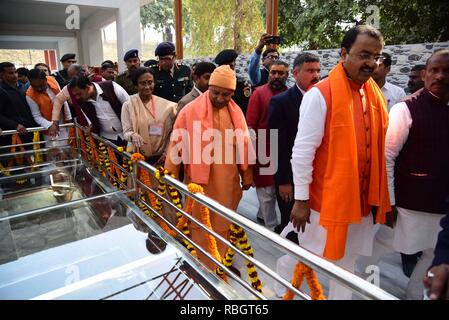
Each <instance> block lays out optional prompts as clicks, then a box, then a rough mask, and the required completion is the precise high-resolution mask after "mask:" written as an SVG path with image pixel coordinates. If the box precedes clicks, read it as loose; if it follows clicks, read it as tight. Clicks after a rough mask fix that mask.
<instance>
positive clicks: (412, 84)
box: [407, 64, 426, 94]
mask: <svg viewBox="0 0 449 320" xmlns="http://www.w3.org/2000/svg"><path fill="white" fill-rule="evenodd" d="M424 70H426V66H425V65H423V64H418V65H416V66H414V67H413V68H412V69H411V70H410V73H409V75H408V83H407V91H408V93H409V94H412V93H415V92H416V91H418V90H419V89H421V88H424V81H423V80H422V76H423V73H424Z"/></svg>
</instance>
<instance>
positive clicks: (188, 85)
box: [150, 42, 193, 102]
mask: <svg viewBox="0 0 449 320" xmlns="http://www.w3.org/2000/svg"><path fill="white" fill-rule="evenodd" d="M154 54H155V56H157V57H158V58H159V62H158V63H157V64H153V65H151V66H150V68H151V69H152V70H153V71H154V73H155V74H156V77H155V78H156V79H155V80H156V84H155V86H154V92H153V94H154V95H156V96H158V97H161V98H164V99H167V100H170V101H173V102H179V100H181V98H182V97H184V96H185V95H186V94H187V93H189V92H190V90H192V88H193V82H192V72H191V70H190V68H189V67H188V66H186V65H182V64H179V63H177V62H176V49H175V46H174V44H173V43H171V42H162V43H160V44H159V45H158V46H157V47H156V51H155V53H154Z"/></svg>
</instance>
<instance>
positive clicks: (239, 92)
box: [214, 49, 251, 115]
mask: <svg viewBox="0 0 449 320" xmlns="http://www.w3.org/2000/svg"><path fill="white" fill-rule="evenodd" d="M237 57H238V53H237V52H236V51H235V50H233V49H226V50H223V51H221V52H220V53H219V54H217V56H216V57H215V60H214V61H215V63H216V64H218V65H219V66H222V65H224V64H227V65H229V66H230V67H231V69H232V70H235V60H236V59H237ZM236 76H237V87H236V89H235V93H234V96H233V97H232V100H234V102H235V103H237V105H238V106H239V107H240V109H242V111H243V114H245V115H246V109H247V108H248V102H249V97H250V96H251V84H250V83H249V82H248V81H247V80H245V79H243V78H241V77H239V76H238V75H236Z"/></svg>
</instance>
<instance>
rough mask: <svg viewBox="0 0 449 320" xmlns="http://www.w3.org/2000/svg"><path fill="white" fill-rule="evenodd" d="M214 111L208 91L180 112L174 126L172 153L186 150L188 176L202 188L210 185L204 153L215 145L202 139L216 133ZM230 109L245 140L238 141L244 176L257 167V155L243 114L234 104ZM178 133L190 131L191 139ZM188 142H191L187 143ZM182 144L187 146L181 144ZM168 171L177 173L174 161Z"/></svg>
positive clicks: (238, 156) (167, 163)
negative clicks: (175, 149)
mask: <svg viewBox="0 0 449 320" xmlns="http://www.w3.org/2000/svg"><path fill="white" fill-rule="evenodd" d="M212 108H213V106H212V103H211V101H210V97H209V91H206V92H205V93H203V94H202V95H201V96H199V97H198V98H196V99H195V100H193V101H192V102H190V103H189V104H187V105H186V106H185V107H184V108H183V109H182V110H181V111H180V113H179V115H178V118H177V119H176V122H175V124H174V126H173V133H172V142H171V144H170V147H171V148H170V149H172V148H173V145H174V144H176V145H178V146H182V148H183V149H184V150H182V151H183V152H184V154H182V158H183V162H184V164H185V166H186V172H187V173H188V174H189V175H190V177H191V179H192V182H194V183H198V184H207V183H209V173H210V164H207V163H205V162H204V161H203V159H201V156H202V153H203V150H205V148H206V147H207V146H208V145H209V144H210V143H211V141H210V140H207V141H203V140H202V139H201V136H202V134H203V132H204V130H207V129H213V126H214V121H213V109H212ZM227 108H228V111H229V114H230V116H231V120H232V124H233V125H234V130H235V131H240V132H241V133H243V139H236V143H237V157H236V159H237V160H238V164H239V169H240V170H241V171H242V172H244V171H246V170H247V169H248V166H249V165H251V164H254V162H255V152H254V149H253V145H252V143H251V139H250V136H249V131H248V127H247V125H246V120H245V116H244V115H243V112H242V110H241V109H240V107H239V106H238V105H237V104H236V103H235V102H234V101H233V100H231V101H230V102H229V104H228V106H227ZM176 129H181V130H186V131H187V133H188V137H185V136H179V135H177V134H176V133H179V132H181V131H180V130H178V131H177V130H176ZM186 139H187V140H188V141H185V140H186ZM193 139H198V141H195V142H196V143H194V141H193ZM181 141H183V142H182V143H180V142H181ZM178 143H179V144H178ZM186 151H187V152H186ZM171 152H172V150H170V151H169V152H168V154H167V158H168V157H170V153H171ZM169 160H170V159H169ZM198 160H199V161H198ZM198 162H199V163H198ZM167 166H168V167H167ZM166 168H167V169H169V170H170V171H172V172H174V170H172V169H171V168H172V166H171V164H170V161H168V162H166Z"/></svg>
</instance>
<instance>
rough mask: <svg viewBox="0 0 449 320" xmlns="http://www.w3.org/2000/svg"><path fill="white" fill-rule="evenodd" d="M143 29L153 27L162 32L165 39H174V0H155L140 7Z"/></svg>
mask: <svg viewBox="0 0 449 320" xmlns="http://www.w3.org/2000/svg"><path fill="white" fill-rule="evenodd" d="M140 23H141V24H142V27H143V29H145V28H146V27H152V28H153V29H154V30H156V31H158V32H161V33H162V34H163V38H164V40H165V41H173V34H172V31H171V30H172V28H173V27H174V11H173V1H172V0H154V1H152V2H150V3H149V4H146V5H144V6H143V7H141V8H140Z"/></svg>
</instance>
